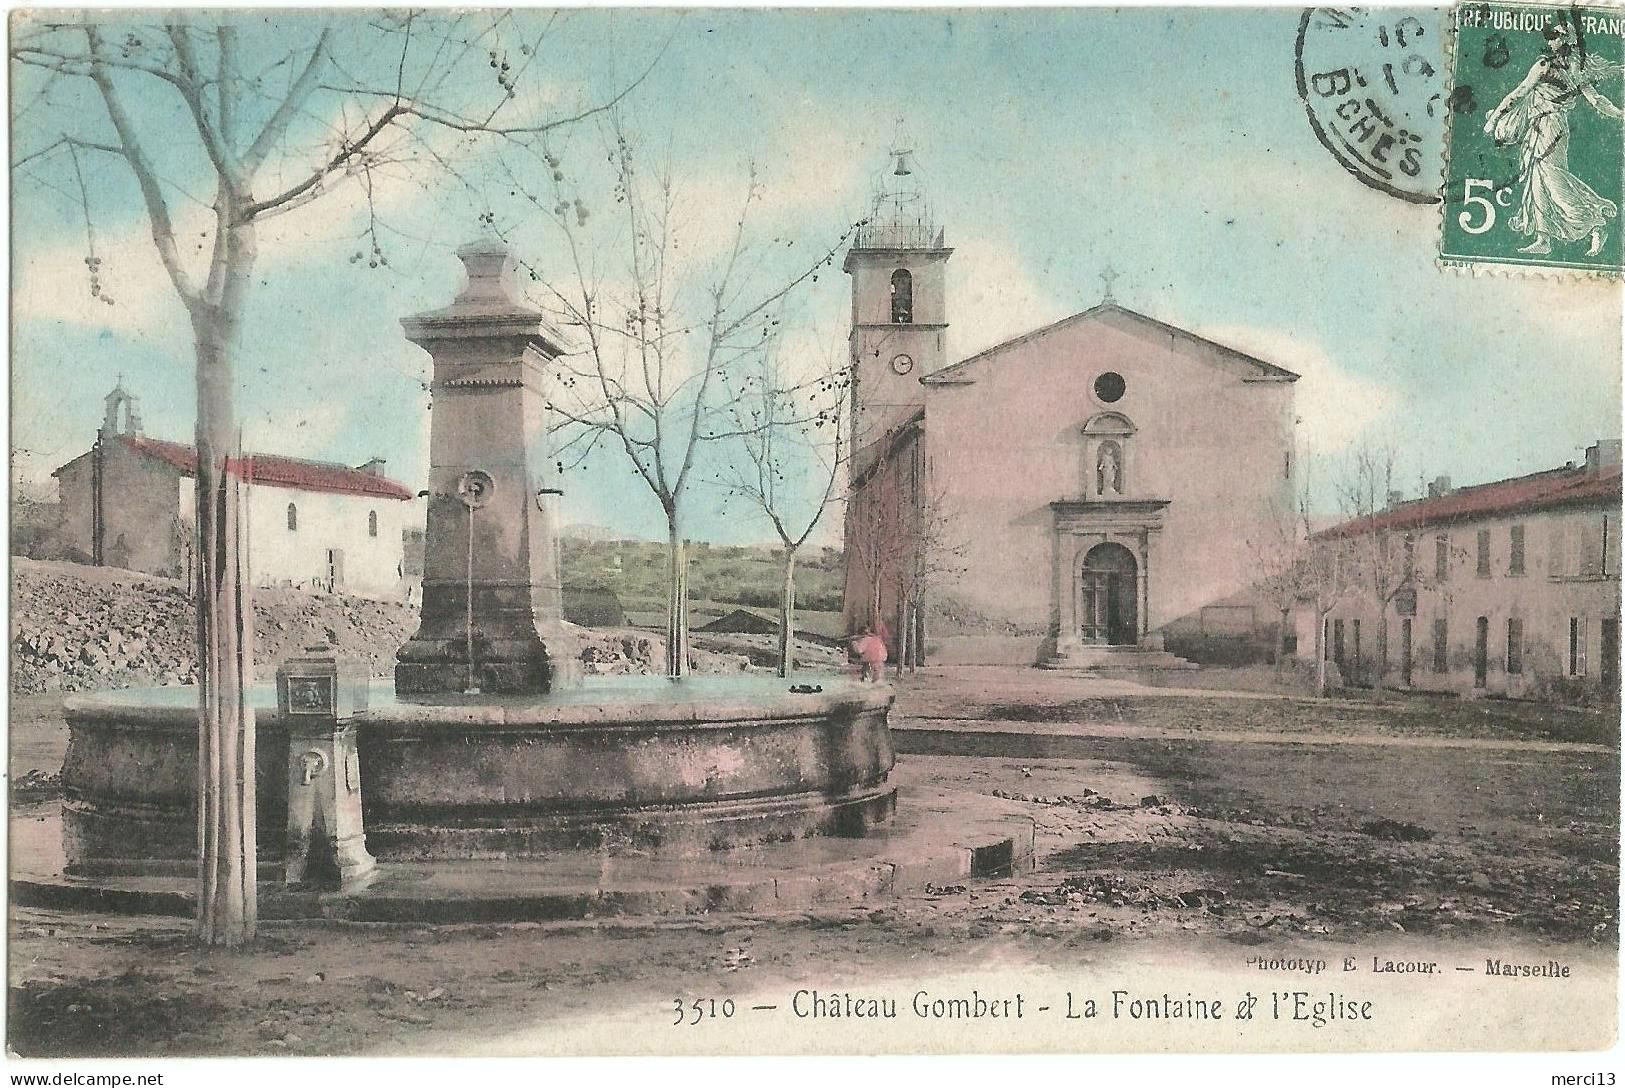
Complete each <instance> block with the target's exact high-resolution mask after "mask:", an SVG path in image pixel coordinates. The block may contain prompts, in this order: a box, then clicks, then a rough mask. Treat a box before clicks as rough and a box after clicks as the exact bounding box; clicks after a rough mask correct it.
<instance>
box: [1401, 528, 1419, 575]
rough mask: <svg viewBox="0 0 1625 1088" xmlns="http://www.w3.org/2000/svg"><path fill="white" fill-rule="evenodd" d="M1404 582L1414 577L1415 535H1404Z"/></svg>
mask: <svg viewBox="0 0 1625 1088" xmlns="http://www.w3.org/2000/svg"><path fill="white" fill-rule="evenodd" d="M1404 576H1405V580H1406V581H1407V582H1408V581H1410V580H1411V579H1412V578H1414V577H1416V534H1415V533H1406V534H1405V575H1404Z"/></svg>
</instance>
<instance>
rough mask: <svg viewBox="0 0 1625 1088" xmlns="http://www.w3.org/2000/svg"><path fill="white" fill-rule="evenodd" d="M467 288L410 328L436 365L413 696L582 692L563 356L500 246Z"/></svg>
mask: <svg viewBox="0 0 1625 1088" xmlns="http://www.w3.org/2000/svg"><path fill="white" fill-rule="evenodd" d="M457 256H458V257H459V258H461V259H462V262H463V265H464V268H465V270H466V271H467V276H468V282H467V284H466V285H465V286H464V288H463V290H462V293H461V294H459V295H458V296H457V298H456V300H455V301H454V302H453V303H452V304H451V305H450V306H447V307H445V308H443V309H439V310H431V311H429V312H427V313H421V314H417V315H415V316H413V317H408V318H405V319H404V320H402V322H401V326H402V328H403V330H404V331H405V334H406V338H407V339H408V340H410V341H412V342H413V343H414V344H417V345H418V346H419V347H421V348H423V349H424V350H425V351H427V352H428V353H429V354H430V355H431V356H432V357H433V359H434V377H433V384H432V386H431V389H430V408H431V410H432V411H431V418H430V423H429V509H428V521H427V525H426V531H425V536H424V557H423V613H422V619H421V622H420V625H419V627H418V631H417V633H416V634H415V635H413V636H412V639H411V641H409V642H407V643H406V645H405V646H402V647H401V649H400V652H399V653H398V654H397V655H396V664H395V690H396V691H397V693H399V694H402V695H427V694H447V693H457V692H470V693H471V692H486V693H499V694H500V693H512V694H542V693H545V692H548V691H552V690H554V689H556V688H560V687H566V686H570V685H573V684H575V683H577V682H578V681H579V679H580V675H581V663H580V659H579V656H578V651H577V648H576V640H575V638H574V636H573V635H571V634H570V633H569V632H568V629H567V628H566V627H565V625H564V606H563V596H562V591H561V587H560V582H559V551H558V501H559V497H560V495H561V491H560V488H559V479H558V473H557V471H556V469H555V468H554V462H553V457H552V446H551V444H550V443H549V441H548V435H547V419H546V397H545V394H544V390H543V381H544V375H545V369H546V366H547V364H548V363H549V362H551V361H552V360H553V359H555V358H557V357H558V356H559V355H560V354H561V353H562V352H563V350H564V345H563V343H562V340H561V338H560V337H559V335H558V334H557V333H556V332H554V331H553V330H552V329H551V328H550V327H549V326H548V324H547V322H546V321H545V319H544V318H543V315H542V313H541V312H540V311H539V310H535V309H532V308H531V307H529V306H527V305H525V304H524V303H522V302H520V301H519V300H518V299H517V297H516V295H515V291H514V286H513V261H512V258H511V257H510V256H509V254H508V250H507V248H506V247H505V246H504V245H503V244H502V243H500V242H496V241H494V240H489V241H479V242H474V243H471V244H470V245H466V246H464V247H463V248H461V249H459V250H458V251H457Z"/></svg>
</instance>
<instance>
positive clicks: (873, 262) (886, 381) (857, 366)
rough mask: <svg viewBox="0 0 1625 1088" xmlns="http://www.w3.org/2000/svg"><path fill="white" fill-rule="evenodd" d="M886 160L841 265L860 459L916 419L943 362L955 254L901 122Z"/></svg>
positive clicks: (855, 443) (854, 442)
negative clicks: (929, 378) (930, 378)
mask: <svg viewBox="0 0 1625 1088" xmlns="http://www.w3.org/2000/svg"><path fill="white" fill-rule="evenodd" d="M888 158H889V160H890V164H889V169H886V170H884V171H882V172H880V174H879V175H878V176H877V178H876V184H875V191H874V197H873V200H872V203H871V205H870V213H869V216H868V217H867V218H866V219H864V220H863V222H862V223H861V224H860V225H859V226H858V229H857V230H856V232H855V233H854V235H853V239H852V248H851V249H850V250H848V251H847V254H846V261H845V264H844V265H843V266H842V267H843V268H845V270H846V272H847V274H848V275H850V276H851V277H852V332H851V350H852V363H853V381H852V437H851V443H852V446H851V448H852V449H853V451H854V452H855V453H857V454H859V456H860V457H861V454H862V451H863V450H864V449H865V448H866V447H868V446H870V445H872V444H873V443H874V442H876V441H878V440H880V439H882V438H884V437H886V436H887V435H889V434H891V433H892V432H894V431H895V430H896V429H897V428H898V427H900V426H904V425H906V424H907V423H908V422H909V421H910V420H912V419H913V418H914V417H915V416H916V415H917V414H918V413H919V411H920V410H921V409H922V408H923V407H924V404H925V390H924V387H923V386H921V385H920V379H921V378H922V377H924V376H925V375H927V374H930V373H931V372H933V371H935V370H938V369H940V368H941V367H942V366H943V365H944V363H945V362H946V358H945V356H946V350H947V345H946V336H947V330H948V315H947V300H946V297H945V290H944V289H945V286H946V273H947V264H948V258H949V256H950V255H952V253H953V250H952V249H949V248H948V247H947V245H946V244H945V242H944V235H943V230H942V228H941V227H940V226H938V225H937V223H936V221H935V217H934V216H933V214H932V211H931V207H930V205H929V203H928V202H927V201H926V199H925V194H924V192H923V191H922V189H921V187H920V184H919V180H918V173H917V171H918V169H919V167H918V163H917V160H916V156H915V151H914V148H913V146H912V144H911V142H910V141H909V140H908V139H907V137H906V135H905V134H904V132H903V127H902V123H901V122H899V123H898V129H897V136H896V138H895V139H894V140H893V144H892V148H891V151H890V154H889V156H888Z"/></svg>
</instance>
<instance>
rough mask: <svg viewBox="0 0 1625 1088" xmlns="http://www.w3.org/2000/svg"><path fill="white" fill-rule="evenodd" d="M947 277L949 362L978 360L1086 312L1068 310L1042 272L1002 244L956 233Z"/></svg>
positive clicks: (1020, 253) (1015, 251) (1073, 308)
mask: <svg viewBox="0 0 1625 1088" xmlns="http://www.w3.org/2000/svg"><path fill="white" fill-rule="evenodd" d="M948 242H949V244H950V245H952V246H953V247H954V255H953V258H952V260H951V261H950V269H949V273H948V359H949V361H950V362H952V361H954V360H957V359H963V358H965V357H966V356H969V355H973V354H975V353H976V352H978V351H981V350H982V349H984V348H988V347H991V346H993V345H994V344H999V343H1002V342H1003V341H1005V340H1008V339H1010V338H1011V337H1013V336H1019V335H1021V334H1022V333H1024V332H1028V331H1030V330H1032V329H1036V328H1038V327H1040V326H1042V325H1047V324H1049V323H1050V322H1052V321H1058V320H1060V319H1061V318H1063V317H1065V316H1067V314H1069V313H1074V312H1077V311H1079V310H1083V309H1085V308H1087V305H1086V304H1085V305H1078V306H1075V307H1072V308H1070V309H1069V308H1068V305H1067V302H1066V301H1065V300H1063V299H1061V298H1060V297H1059V296H1057V295H1056V294H1055V292H1054V289H1053V288H1052V287H1051V285H1050V284H1049V283H1048V282H1047V281H1046V279H1045V277H1044V276H1043V275H1042V273H1041V270H1039V269H1035V268H1034V267H1033V266H1032V264H1031V263H1030V261H1029V260H1028V259H1027V258H1026V257H1025V256H1024V255H1023V254H1022V252H1021V251H1020V250H1019V249H1018V248H1016V247H1015V246H1014V245H1012V244H1011V243H1010V242H1009V241H1007V240H1005V239H1003V238H997V237H992V236H988V235H979V234H968V235H962V234H958V233H955V234H953V235H952V236H950V237H949V239H948Z"/></svg>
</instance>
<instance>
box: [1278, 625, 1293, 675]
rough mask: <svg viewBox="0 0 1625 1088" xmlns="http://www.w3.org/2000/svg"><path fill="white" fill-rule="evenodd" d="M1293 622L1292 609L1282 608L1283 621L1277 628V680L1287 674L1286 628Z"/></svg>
mask: <svg viewBox="0 0 1625 1088" xmlns="http://www.w3.org/2000/svg"><path fill="white" fill-rule="evenodd" d="M1291 622H1292V610H1291V609H1290V608H1283V609H1281V622H1280V623H1279V624H1278V625H1277V626H1276V628H1275V681H1276V683H1280V682H1281V678H1282V677H1283V676H1285V675H1286V628H1287V624H1289V623H1291Z"/></svg>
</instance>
